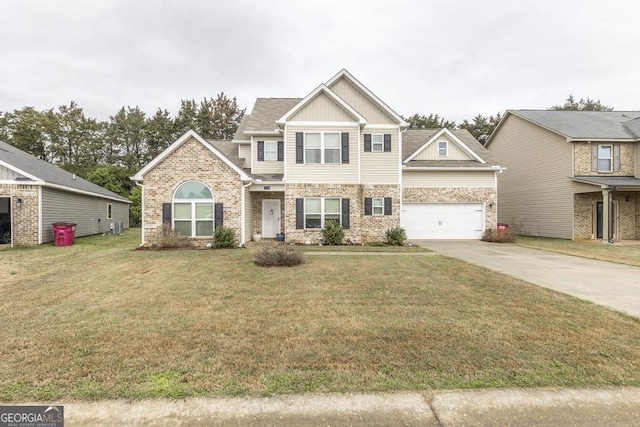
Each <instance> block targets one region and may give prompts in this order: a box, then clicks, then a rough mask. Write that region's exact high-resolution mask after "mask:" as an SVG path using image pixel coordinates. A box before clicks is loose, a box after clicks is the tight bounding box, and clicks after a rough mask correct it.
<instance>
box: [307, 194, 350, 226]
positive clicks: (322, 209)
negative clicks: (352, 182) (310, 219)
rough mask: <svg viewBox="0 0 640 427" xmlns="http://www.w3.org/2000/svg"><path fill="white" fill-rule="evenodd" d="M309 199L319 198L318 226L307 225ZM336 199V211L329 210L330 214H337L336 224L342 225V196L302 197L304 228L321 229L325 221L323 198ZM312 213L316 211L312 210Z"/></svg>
mask: <svg viewBox="0 0 640 427" xmlns="http://www.w3.org/2000/svg"><path fill="white" fill-rule="evenodd" d="M310 199H320V227H319V228H308V227H307V200H310ZM327 199H331V200H338V201H339V202H338V212H329V214H331V215H335V214H336V213H337V214H338V224H340V225H341V226H342V198H340V197H305V198H304V212H303V221H304V229H305V230H322V229H323V228H324V223H325V215H326V212H325V200H327ZM312 214H317V213H316V212H312ZM332 219H333V218H332Z"/></svg>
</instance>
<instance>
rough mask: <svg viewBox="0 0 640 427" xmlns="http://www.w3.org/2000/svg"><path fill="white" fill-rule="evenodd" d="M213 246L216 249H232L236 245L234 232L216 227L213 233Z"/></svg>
mask: <svg viewBox="0 0 640 427" xmlns="http://www.w3.org/2000/svg"><path fill="white" fill-rule="evenodd" d="M213 245H214V246H215V247H216V248H232V247H234V246H235V245H236V232H235V230H233V229H232V228H227V227H223V226H221V225H219V226H217V227H216V229H215V230H214V231H213Z"/></svg>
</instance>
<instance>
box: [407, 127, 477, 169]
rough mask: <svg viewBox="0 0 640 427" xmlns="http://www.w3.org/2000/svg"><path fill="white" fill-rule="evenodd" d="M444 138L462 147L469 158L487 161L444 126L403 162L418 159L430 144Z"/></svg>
mask: <svg viewBox="0 0 640 427" xmlns="http://www.w3.org/2000/svg"><path fill="white" fill-rule="evenodd" d="M443 138H444V139H446V140H448V141H450V142H451V143H453V144H455V145H456V147H457V148H459V149H460V151H462V152H463V153H464V154H466V156H467V159H469V160H474V161H477V162H480V163H487V162H486V160H484V159H483V158H482V157H481V156H480V155H478V154H477V153H476V152H474V151H473V150H472V149H471V148H470V147H469V146H467V144H466V143H465V142H463V141H462V140H461V139H460V138H459V137H457V136H456V135H454V134H453V132H451V131H450V130H449V129H446V128H442V129H440V130H439V131H436V132H435V133H433V134H431V135H429V136H428V138H427V140H426V142H424V144H422V145H421V146H420V147H419V148H418V149H417V150H415V151H413V152H412V153H411V154H410V155H409V156H408V157H406V158H405V160H404V161H403V163H405V164H406V163H408V162H410V161H411V160H414V159H416V160H417V157H418V156H419V155H420V154H421V153H422V152H424V151H426V150H427V149H428V147H429V146H430V145H432V144H433V143H435V142H436V141H440V140H441V139H443ZM456 160H460V159H456Z"/></svg>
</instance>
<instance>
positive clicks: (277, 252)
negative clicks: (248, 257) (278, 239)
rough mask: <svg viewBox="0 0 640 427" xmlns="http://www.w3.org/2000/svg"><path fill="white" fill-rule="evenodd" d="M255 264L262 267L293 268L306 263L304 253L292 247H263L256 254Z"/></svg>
mask: <svg viewBox="0 0 640 427" xmlns="http://www.w3.org/2000/svg"><path fill="white" fill-rule="evenodd" d="M254 262H255V263H256V264H257V265H260V266H262V267H292V266H294V265H299V264H302V263H303V262H304V253H303V252H302V251H301V250H300V249H298V248H297V247H295V246H290V245H278V244H272V245H263V246H262V247H260V249H258V251H257V252H256V255H255V257H254Z"/></svg>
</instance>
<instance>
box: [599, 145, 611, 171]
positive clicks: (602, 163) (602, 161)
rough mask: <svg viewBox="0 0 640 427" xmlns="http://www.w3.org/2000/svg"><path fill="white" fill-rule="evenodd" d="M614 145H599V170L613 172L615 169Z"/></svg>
mask: <svg viewBox="0 0 640 427" xmlns="http://www.w3.org/2000/svg"><path fill="white" fill-rule="evenodd" d="M612 166H613V146H612V145H598V171H600V172H611V171H612V170H613V168H612Z"/></svg>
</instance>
